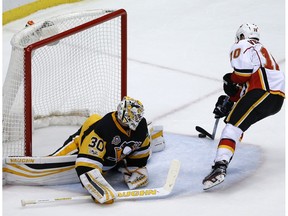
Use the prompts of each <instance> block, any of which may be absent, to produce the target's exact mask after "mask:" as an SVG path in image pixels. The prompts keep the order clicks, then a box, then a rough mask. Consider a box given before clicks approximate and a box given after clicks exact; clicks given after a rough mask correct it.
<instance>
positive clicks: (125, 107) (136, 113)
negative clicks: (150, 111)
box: [117, 96, 144, 131]
mask: <svg viewBox="0 0 288 216" xmlns="http://www.w3.org/2000/svg"><path fill="white" fill-rule="evenodd" d="M143 115H144V107H143V104H142V103H141V102H140V101H138V100H135V99H133V98H131V97H128V96H125V97H124V98H123V100H122V101H121V102H120V103H119V105H118V107H117V118H118V120H119V121H120V122H121V123H122V124H123V125H124V126H127V127H129V128H130V129H131V130H134V131H135V130H136V128H137V126H138V124H139V123H140V121H141V120H142V118H143Z"/></svg>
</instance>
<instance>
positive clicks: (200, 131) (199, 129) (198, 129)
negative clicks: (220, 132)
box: [195, 126, 214, 140]
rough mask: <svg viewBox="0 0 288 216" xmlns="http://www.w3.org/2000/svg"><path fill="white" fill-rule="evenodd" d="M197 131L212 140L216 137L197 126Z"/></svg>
mask: <svg viewBox="0 0 288 216" xmlns="http://www.w3.org/2000/svg"><path fill="white" fill-rule="evenodd" d="M195 129H196V130H197V131H198V132H199V133H201V134H204V135H206V136H208V137H209V138H210V139H212V140H214V137H213V136H212V134H210V133H209V132H207V131H206V130H205V129H203V128H202V127H199V126H196V127H195Z"/></svg>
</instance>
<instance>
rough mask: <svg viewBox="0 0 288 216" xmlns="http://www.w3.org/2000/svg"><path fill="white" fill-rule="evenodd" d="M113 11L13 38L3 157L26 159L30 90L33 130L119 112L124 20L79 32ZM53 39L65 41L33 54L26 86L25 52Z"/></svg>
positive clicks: (63, 20)
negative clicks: (91, 116)
mask: <svg viewBox="0 0 288 216" xmlns="http://www.w3.org/2000/svg"><path fill="white" fill-rule="evenodd" d="M111 12H112V11H107V10H97V11H85V12H80V13H74V14H68V15H64V16H58V17H54V18H51V19H49V21H47V20H46V21H43V22H39V23H36V24H34V25H32V26H30V27H27V28H24V29H23V30H22V31H20V32H19V33H17V34H16V35H15V36H14V37H13V38H12V40H11V44H12V54H11V58H10V63H9V69H8V72H7V76H6V79H5V82H4V85H3V156H11V155H13V156H22V155H25V136H24V133H25V132H24V131H25V130H24V128H25V125H26V124H25V122H27V121H29V119H27V117H25V112H24V110H25V108H26V106H25V101H24V98H25V97H24V95H25V90H24V87H25V85H31V88H32V92H31V95H32V113H33V119H32V124H33V128H37V127H43V126H48V125H51V124H54V125H58V124H60V125H63V124H75V123H76V124H81V121H82V122H83V120H84V119H85V118H86V117H87V116H89V115H91V114H92V113H98V114H100V115H105V114H106V113H107V112H110V111H113V110H115V109H116V107H117V104H118V103H119V101H120V99H121V90H122V87H121V67H122V65H121V43H122V40H123V38H121V16H117V17H115V18H112V19H110V18H109V20H105V21H104V22H102V21H101V23H100V24H97V25H94V24H93V25H92V26H88V27H85V29H81V30H79V28H77V27H79V26H80V25H83V24H86V23H88V22H90V21H92V20H95V19H97V18H99V17H103V16H105V15H107V14H109V13H111ZM67 31H72V32H73V33H72V34H70V33H69V34H68V36H65V37H62V36H61V33H63V32H67ZM54 35H59V38H61V39H59V38H58V37H57V36H56V37H53V38H54V40H52V41H50V42H49V43H48V44H46V45H44V46H41V47H39V48H37V49H33V50H32V60H31V68H32V69H31V77H32V81H31V83H27V81H25V72H24V71H25V61H24V48H26V47H28V46H29V45H30V44H33V43H35V42H38V41H41V40H44V39H46V38H49V37H51V36H54ZM26 63H27V62H26ZM26 93H27V92H26ZM63 117H67V118H65V120H63ZM75 119H77V120H75ZM79 119H80V120H79ZM51 122H52V123H51ZM33 128H31V130H33Z"/></svg>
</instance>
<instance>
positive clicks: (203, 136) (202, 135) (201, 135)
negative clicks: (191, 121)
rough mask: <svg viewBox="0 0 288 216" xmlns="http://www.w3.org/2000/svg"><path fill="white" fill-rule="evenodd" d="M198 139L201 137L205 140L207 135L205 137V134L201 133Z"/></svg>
mask: <svg viewBox="0 0 288 216" xmlns="http://www.w3.org/2000/svg"><path fill="white" fill-rule="evenodd" d="M198 137H199V138H205V137H206V135H205V134H202V133H200V134H198Z"/></svg>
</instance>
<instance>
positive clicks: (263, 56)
mask: <svg viewBox="0 0 288 216" xmlns="http://www.w3.org/2000/svg"><path fill="white" fill-rule="evenodd" d="M259 40H260V34H259V29H258V26H257V25H255V24H250V23H245V24H243V25H241V26H240V27H239V29H238V31H237V32H236V43H235V44H234V45H233V46H232V48H231V52H230V61H231V66H232V68H233V72H232V73H227V74H225V75H224V77H223V81H224V85H223V88H224V91H225V93H226V94H227V96H220V97H219V99H218V101H217V103H216V107H215V109H214V111H213V113H214V114H215V117H216V118H221V117H226V118H225V120H224V121H225V123H226V126H225V128H224V129H223V131H222V134H221V137H220V141H219V144H218V147H217V152H216V156H215V159H214V165H213V166H212V171H211V172H210V173H209V174H208V175H207V176H206V177H205V178H204V180H203V189H204V190H207V189H209V188H211V187H214V186H216V185H218V184H220V183H221V182H223V181H224V179H225V176H226V169H227V167H228V165H229V162H230V161H231V159H232V157H233V155H234V151H235V148H236V146H237V143H238V142H239V141H240V140H241V138H242V136H243V133H244V132H245V131H246V130H247V129H248V128H249V127H250V126H251V125H253V124H254V123H256V122H258V121H260V120H261V119H263V118H266V117H268V116H270V115H274V114H276V113H277V112H279V111H280V109H281V107H282V104H283V101H284V97H285V93H284V89H285V78H284V73H283V72H282V71H281V70H280V67H279V65H278V64H277V62H276V60H275V59H274V57H273V56H272V55H271V54H270V52H269V51H268V50H267V48H266V47H265V46H263V45H262V44H261V43H260V42H259ZM226 97H229V102H228V103H224V104H225V105H222V104H223V101H224V100H225V98H226ZM233 103H234V106H231V104H233ZM231 108H232V109H231ZM230 110H231V111H230Z"/></svg>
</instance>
